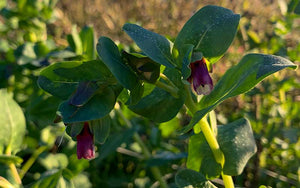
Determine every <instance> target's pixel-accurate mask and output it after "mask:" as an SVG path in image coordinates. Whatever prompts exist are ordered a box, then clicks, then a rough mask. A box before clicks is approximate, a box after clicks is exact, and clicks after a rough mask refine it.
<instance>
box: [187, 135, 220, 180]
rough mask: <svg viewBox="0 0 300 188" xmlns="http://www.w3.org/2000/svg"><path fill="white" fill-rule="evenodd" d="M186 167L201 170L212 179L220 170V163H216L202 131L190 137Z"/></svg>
mask: <svg viewBox="0 0 300 188" xmlns="http://www.w3.org/2000/svg"><path fill="white" fill-rule="evenodd" d="M186 166H187V168H189V169H192V170H195V171H197V172H201V173H202V174H203V175H204V177H206V178H207V179H214V178H217V177H218V176H220V174H221V172H222V167H221V164H219V163H217V162H216V160H215V158H214V155H213V153H212V152H211V149H210V147H209V145H208V143H207V141H206V139H205V137H204V135H203V134H202V133H199V134H195V135H193V136H191V137H190V140H189V148H188V158H187V163H186Z"/></svg>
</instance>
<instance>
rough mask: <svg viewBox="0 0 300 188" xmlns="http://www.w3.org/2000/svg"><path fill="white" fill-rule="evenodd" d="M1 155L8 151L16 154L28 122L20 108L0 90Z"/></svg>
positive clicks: (10, 96) (10, 97)
mask: <svg viewBox="0 0 300 188" xmlns="http://www.w3.org/2000/svg"><path fill="white" fill-rule="evenodd" d="M0 98H1V100H0V112H1V113H0V119H1V130H0V154H3V153H4V152H5V150H6V149H8V151H11V152H12V154H15V153H16V152H17V151H18V150H19V149H20V147H21V145H22V141H23V138H24V135H25V129H26V121H25V117H24V114H23V111H22V109H21V108H20V106H19V105H18V104H17V103H16V102H15V101H14V100H13V98H12V95H11V94H9V93H7V91H6V90H5V89H1V90H0Z"/></svg>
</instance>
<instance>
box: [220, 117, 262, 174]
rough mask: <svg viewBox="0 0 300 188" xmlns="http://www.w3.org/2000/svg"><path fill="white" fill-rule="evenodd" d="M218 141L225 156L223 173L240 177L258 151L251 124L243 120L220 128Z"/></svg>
mask: <svg viewBox="0 0 300 188" xmlns="http://www.w3.org/2000/svg"><path fill="white" fill-rule="evenodd" d="M217 140H218V143H219V145H220V148H221V150H222V151H223V153H224V156H225V164H224V167H223V173H224V174H227V175H230V176H237V175H240V174H241V173H242V172H243V169H244V168H245V166H246V164H247V162H248V160H249V159H250V158H251V157H252V156H253V155H254V154H255V153H256V151H257V148H256V144H255V139H254V136H253V132H252V128H251V125H250V122H249V121H248V120H247V119H245V118H242V119H239V120H236V121H234V122H232V123H229V124H227V125H223V126H218V136H217Z"/></svg>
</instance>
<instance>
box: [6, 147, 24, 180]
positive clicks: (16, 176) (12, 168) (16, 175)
mask: <svg viewBox="0 0 300 188" xmlns="http://www.w3.org/2000/svg"><path fill="white" fill-rule="evenodd" d="M5 154H6V155H11V147H10V145H8V146H7V148H6V150H5ZM8 167H9V169H10V171H11V173H12V175H13V177H14V179H15V181H16V182H17V184H19V185H21V184H22V181H21V178H20V176H19V173H18V170H17V168H16V165H15V164H14V163H10V164H9V165H8Z"/></svg>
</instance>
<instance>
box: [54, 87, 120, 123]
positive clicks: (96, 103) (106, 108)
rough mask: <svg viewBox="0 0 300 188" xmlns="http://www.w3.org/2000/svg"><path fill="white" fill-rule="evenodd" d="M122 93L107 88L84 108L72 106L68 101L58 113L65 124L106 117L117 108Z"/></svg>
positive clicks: (61, 106) (60, 107) (61, 105)
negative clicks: (116, 104)
mask: <svg viewBox="0 0 300 188" xmlns="http://www.w3.org/2000/svg"><path fill="white" fill-rule="evenodd" d="M119 93H120V91H118V90H114V89H112V87H107V88H105V89H103V91H102V92H101V93H97V94H95V95H94V97H92V98H91V99H90V100H89V101H88V102H87V103H86V104H85V105H83V106H82V107H76V106H73V105H70V104H69V102H68V101H65V102H63V103H62V104H60V106H59V108H58V111H59V113H60V114H61V116H62V118H63V121H64V123H72V122H82V121H89V120H94V119H99V118H102V117H104V116H106V115H107V114H108V113H109V112H110V111H111V110H112V109H113V108H114V106H115V103H116V98H117V96H118V95H119Z"/></svg>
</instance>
